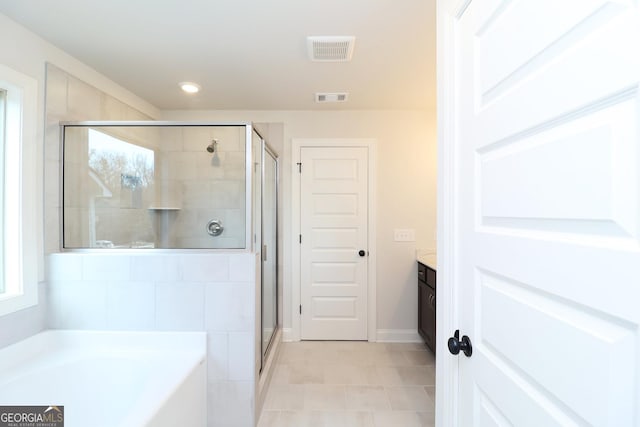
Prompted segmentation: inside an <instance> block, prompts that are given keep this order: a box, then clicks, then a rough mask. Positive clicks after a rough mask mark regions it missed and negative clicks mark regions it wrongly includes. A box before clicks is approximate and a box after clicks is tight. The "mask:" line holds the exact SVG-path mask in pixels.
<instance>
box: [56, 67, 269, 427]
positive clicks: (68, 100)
mask: <svg viewBox="0 0 640 427" xmlns="http://www.w3.org/2000/svg"><path fill="white" fill-rule="evenodd" d="M46 87H47V99H46V135H45V252H46V254H47V256H46V280H47V282H48V283H47V292H46V295H47V299H48V313H47V322H48V327H50V328H53V329H56V328H72V329H109V330H158V331H163V330H174V331H175V330H184V331H206V332H207V337H208V413H209V423H208V426H211V427H216V426H252V425H253V417H254V390H255V366H254V354H255V350H254V347H255V344H254V342H255V340H254V338H255V322H256V314H255V312H256V306H255V300H256V294H255V286H256V285H255V284H256V283H258V282H257V280H259V279H258V278H256V274H257V273H256V272H257V271H259V270H258V269H256V262H258V261H259V260H258V259H257V257H256V255H255V254H250V253H240V252H238V253H227V254H218V253H197V252H193V253H187V252H185V251H182V252H176V253H167V252H164V253H162V252H155V251H154V252H146V251H144V250H141V252H139V253H132V252H130V251H129V252H127V253H122V252H120V253H116V252H114V253H70V252H67V253H58V252H59V251H60V247H61V235H60V219H61V204H60V189H61V185H60V179H59V177H60V168H61V158H60V135H59V122H60V121H82V120H149V119H150V117H147V116H145V115H144V114H142V113H140V112H138V111H136V110H134V109H132V108H130V107H129V106H127V105H125V104H123V103H122V102H120V101H118V100H116V99H115V98H112V97H111V96H109V95H108V94H106V93H104V92H101V91H99V90H97V89H95V88H93V87H91V86H89V85H87V84H85V83H84V82H82V81H80V80H78V79H76V78H75V77H73V76H71V75H69V74H67V73H66V72H64V71H63V70H60V69H59V68H57V67H55V66H53V65H50V64H49V65H47V84H46ZM182 137H183V136H181V138H182ZM183 142H184V140H183ZM221 144H222V141H221ZM220 148H221V150H220V153H219V154H220V157H219V158H220V159H222V154H223V152H224V149H223V148H222V147H220ZM198 149H199V150H200V148H198ZM201 149H202V151H203V152H205V151H204V150H205V149H206V145H205V146H204V147H201ZM230 151H231V150H230ZM205 154H206V152H205ZM224 156H225V158H227V156H229V157H228V158H227V159H228V160H229V161H232V162H234V164H235V163H237V164H238V168H239V164H240V162H239V161H238V160H237V159H236V160H233V158H234V156H235V157H238V156H239V155H238V154H231V155H229V153H228V152H224ZM205 157H208V158H209V159H211V156H203V158H205ZM185 161H186V160H185ZM196 166H197V165H196ZM170 167H171V166H170ZM181 167H182V168H183V169H182V173H185V174H186V173H191V171H194V170H195V171H197V170H198V169H197V167H195V166H193V165H190V164H189V163H185V164H184V165H183V166H181ZM238 168H230V169H229V173H230V174H239V172H238ZM196 173H197V172H196ZM222 178H225V177H224V176H223V177H222ZM226 178H228V179H230V180H232V177H231V176H227V177H226ZM221 181H225V179H222V180H221ZM230 188H231V186H230V185H227V184H226V183H225V184H224V190H223V193H222V194H227V193H226V192H228V191H230V190H229V189H230ZM241 194H243V195H244V189H242V192H241ZM181 197H183V199H182V200H181V203H182V204H183V205H184V204H185V203H187V204H188V203H191V201H190V199H189V198H190V197H194V195H193V194H191V195H190V194H189V193H187V192H182V194H181ZM185 197H186V200H185ZM222 197H231V196H229V195H227V196H222ZM232 201H233V200H230V203H231V202H232ZM242 203H244V200H243V202H242ZM232 217H233V215H230V216H229V219H227V224H229V223H231V222H232V221H233V218H232ZM225 218H227V217H225ZM242 221H244V216H243V218H242ZM243 224H244V222H243ZM202 228H203V229H204V226H203V227H202ZM43 294H44V293H43Z"/></svg>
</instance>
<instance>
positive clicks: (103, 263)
mask: <svg viewBox="0 0 640 427" xmlns="http://www.w3.org/2000/svg"><path fill="white" fill-rule="evenodd" d="M130 270H131V259H130V257H129V256H126V255H115V254H90V255H89V254H83V257H82V278H83V279H85V280H129V276H130Z"/></svg>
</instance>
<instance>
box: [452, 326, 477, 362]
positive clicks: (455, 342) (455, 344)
mask: <svg viewBox="0 0 640 427" xmlns="http://www.w3.org/2000/svg"><path fill="white" fill-rule="evenodd" d="M447 347H449V353H451V354H453V355H454V356H455V355H456V354H458V353H460V351H462V352H463V353H464V355H465V356H467V357H471V354H472V353H473V347H472V346H471V340H470V339H469V337H468V336H466V335H463V336H462V340H461V339H460V331H459V330H456V332H455V333H454V334H453V336H452V337H451V338H449V341H447Z"/></svg>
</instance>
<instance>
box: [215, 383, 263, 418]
mask: <svg viewBox="0 0 640 427" xmlns="http://www.w3.org/2000/svg"><path fill="white" fill-rule="evenodd" d="M253 387H254V385H253V382H250V381H229V382H220V383H210V384H209V393H208V401H209V402H208V405H207V408H208V411H207V412H208V423H207V426H209V427H232V426H233V427H244V426H252V425H254V424H253V418H254V416H253V412H254V411H253V404H254V402H253V400H254V396H253Z"/></svg>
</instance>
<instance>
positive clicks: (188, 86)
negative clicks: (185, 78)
mask: <svg viewBox="0 0 640 427" xmlns="http://www.w3.org/2000/svg"><path fill="white" fill-rule="evenodd" d="M179 85H180V89H182V90H183V91H185V92H187V93H198V92H200V85H199V84H197V83H193V82H181V83H179Z"/></svg>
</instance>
